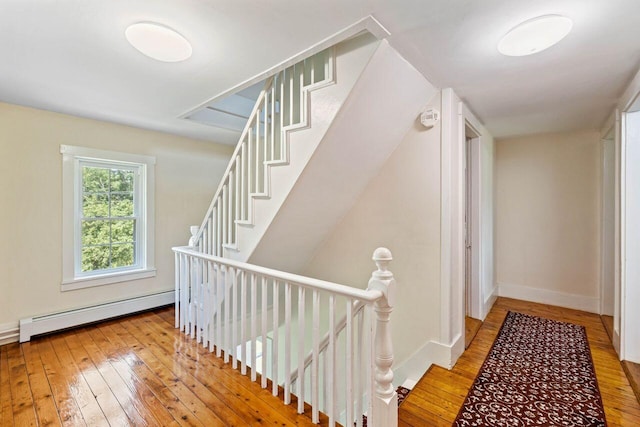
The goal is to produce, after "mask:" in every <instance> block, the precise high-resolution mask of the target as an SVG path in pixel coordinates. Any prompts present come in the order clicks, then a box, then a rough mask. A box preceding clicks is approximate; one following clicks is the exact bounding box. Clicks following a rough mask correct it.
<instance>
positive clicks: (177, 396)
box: [0, 298, 640, 427]
mask: <svg viewBox="0 0 640 427" xmlns="http://www.w3.org/2000/svg"><path fill="white" fill-rule="evenodd" d="M507 310H514V311H520V312H523V313H528V314H534V315H539V316H544V317H548V318H552V319H556V320H562V321H568V322H573V323H578V324H582V325H585V326H586V327H587V335H588V337H589V343H590V345H591V351H592V355H593V359H594V363H595V368H596V374H597V377H598V382H599V385H600V390H601V392H602V398H603V402H604V405H605V413H606V416H607V421H608V423H609V425H610V426H635V425H640V405H638V402H637V401H636V399H635V396H634V394H633V392H632V391H631V388H630V387H629V383H628V381H627V379H626V376H625V374H624V372H623V371H622V368H621V366H620V363H619V362H618V360H617V358H616V356H615V353H614V351H613V348H612V347H611V344H610V342H609V339H608V337H607V335H606V332H605V331H604V328H603V326H602V323H601V322H600V319H599V317H598V316H597V315H593V314H589V313H584V312H579V311H574V310H567V309H561V308H557V307H550V306H545V305H540V304H533V303H528V302H522V301H516V300H510V299H504V298H500V299H499V300H498V301H497V302H496V304H495V306H494V308H493V309H492V311H491V313H490V314H489V316H488V317H487V319H486V320H485V322H484V324H483V325H482V327H481V328H480V330H479V332H478V334H477V336H476V338H475V339H474V341H473V342H472V344H471V346H470V347H469V348H468V350H467V351H466V352H465V353H464V355H463V356H462V357H461V358H460V360H459V361H458V363H457V364H456V366H455V367H454V369H452V370H451V371H448V370H445V369H442V368H439V367H433V368H431V369H430V371H429V372H428V373H427V374H426V375H425V376H424V377H423V378H422V379H421V380H420V382H419V383H418V385H417V386H416V387H415V388H414V390H413V391H412V392H411V393H410V394H409V396H408V398H407V400H406V401H405V402H404V403H403V404H402V406H401V407H400V425H401V426H450V425H451V423H452V422H453V420H454V419H455V417H456V415H457V413H458V410H459V408H460V406H461V405H462V402H463V401H464V398H465V396H466V394H467V392H468V390H469V387H470V386H471V384H472V382H473V380H474V378H475V376H476V374H477V372H478V370H479V368H480V366H481V365H482V362H483V361H484V359H485V357H486V355H487V353H488V351H489V348H490V347H491V345H492V343H493V340H494V338H495V336H496V335H497V333H498V330H499V328H500V326H501V324H502V321H503V319H504V317H505V316H506V313H507ZM280 397H281V396H280ZM309 413H310V411H309V410H308V409H307V411H306V413H305V414H303V415H299V414H297V413H296V405H295V399H294V402H293V403H292V405H289V406H285V405H283V404H282V401H281V399H279V398H275V397H273V396H272V395H271V393H270V391H269V389H267V390H263V389H262V388H261V387H260V385H259V384H257V383H253V382H251V381H250V380H249V378H248V377H247V376H243V375H241V374H240V372H239V371H237V370H234V369H232V368H231V366H230V365H228V364H224V363H222V360H221V359H218V358H216V357H215V356H214V355H212V354H210V353H209V352H208V351H207V350H205V349H203V348H202V347H201V346H199V345H196V344H195V343H194V341H193V340H191V339H190V338H188V337H186V336H184V335H183V334H181V333H179V332H178V331H177V330H176V329H174V328H173V308H172V307H167V308H162V309H158V310H154V311H151V312H146V313H141V314H138V315H134V316H130V317H125V318H121V319H116V320H112V321H108V322H104V323H100V324H97V325H92V326H88V327H85V328H80V329H74V330H70V331H66V332H62V333H59V334H54V335H49V336H45V337H40V338H36V339H34V340H33V341H31V342H30V343H25V344H22V345H18V344H9V345H5V346H2V347H0V426H19V427H22V426H36V425H44V426H57V425H65V426H83V425H89V426H108V425H112V426H129V425H135V426H138V425H140V426H145V425H147V426H210V425H211V426H229V425H231V426H233V425H236V426H247V425H265V424H268V425H280V426H291V425H303V426H304V425H312V423H311V421H310V418H309ZM326 424H327V419H326V418H322V419H321V425H326Z"/></svg>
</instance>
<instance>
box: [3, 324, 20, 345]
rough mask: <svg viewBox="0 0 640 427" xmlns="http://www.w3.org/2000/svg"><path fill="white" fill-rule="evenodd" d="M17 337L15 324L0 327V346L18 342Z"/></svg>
mask: <svg viewBox="0 0 640 427" xmlns="http://www.w3.org/2000/svg"><path fill="white" fill-rule="evenodd" d="M19 335H20V329H19V328H18V323H17V322H13V323H3V324H2V325H0V345H5V344H9V343H12V342H18V337H19Z"/></svg>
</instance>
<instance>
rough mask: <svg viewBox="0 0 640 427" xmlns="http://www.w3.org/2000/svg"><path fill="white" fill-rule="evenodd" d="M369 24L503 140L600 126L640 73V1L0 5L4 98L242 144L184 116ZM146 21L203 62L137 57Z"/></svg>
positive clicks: (173, 0) (195, 0)
mask: <svg viewBox="0 0 640 427" xmlns="http://www.w3.org/2000/svg"><path fill="white" fill-rule="evenodd" d="M551 13H554V14H562V15H566V16H569V17H570V18H572V19H573V21H574V27H573V31H572V32H571V33H570V34H569V35H568V36H567V37H566V38H565V39H564V40H563V41H562V42H561V43H560V44H558V45H556V46H554V47H552V48H550V49H548V50H546V51H543V52H541V53H539V54H537V55H533V56H528V57H504V56H502V55H500V54H499V53H498V52H497V49H496V45H497V42H498V40H499V39H500V38H501V37H502V35H504V34H505V33H506V32H507V31H508V30H509V29H511V28H512V27H513V26H515V25H516V24H518V23H520V22H522V21H524V20H527V19H530V18H532V17H535V16H539V15H543V14H551ZM367 15H373V16H374V17H375V18H376V19H377V20H378V21H379V22H380V23H381V24H382V25H383V26H385V27H386V29H387V30H388V31H389V32H390V34H391V35H390V36H389V39H388V40H389V42H390V43H391V45H392V46H394V47H395V48H396V49H397V50H398V51H399V52H400V53H401V54H402V55H403V56H404V57H405V58H406V59H407V60H408V61H409V62H411V63H412V64H413V65H414V66H415V67H416V68H417V69H418V70H420V71H421V72H422V73H423V74H424V75H425V76H426V77H427V78H428V79H429V80H430V81H431V82H432V83H433V84H434V85H436V86H438V87H452V88H453V89H454V90H455V91H456V93H457V94H458V95H459V96H460V97H461V98H462V99H464V100H465V101H466V102H467V104H468V105H469V107H470V108H471V110H472V111H474V112H475V114H476V115H477V116H478V117H479V119H480V120H481V121H482V122H483V123H484V124H485V125H486V127H487V128H488V129H489V130H490V131H491V132H492V133H493V134H494V136H496V137H505V136H515V135H524V134H531V133H540V132H554V131H564V130H575V129H598V128H599V127H600V126H602V125H603V123H604V121H605V120H606V118H607V116H608V114H609V113H610V112H611V109H612V107H613V106H614V104H615V102H616V100H617V98H618V97H619V96H620V95H621V94H622V91H623V90H624V88H625V86H626V85H627V84H628V83H629V82H630V80H631V78H632V77H633V75H634V73H635V72H636V71H637V69H638V67H639V66H640V2H639V1H638V0H606V1H605V0H535V1H531V0H526V1H525V0H482V1H478V0H450V1H442V0H393V1H391V0H321V1H318V0H313V1H311V0H278V1H264V0H226V1H221V0H127V1H125V0H112V1H106V0H65V1H43V0H0V52H2V59H1V60H0V101H3V102H8V103H14V104H20V105H26V106H30V107H35V108H41V109H46V110H52V111H57V112H62V113H68V114H73V115H77V116H83V117H90V118H95V119H100V120H107V121H113V122H117V123H123V124H128V125H132V126H137V127H142V128H148V129H155V130H160V131H164V132H169V133H175V134H179V135H185V136H190V137H195V138H200V139H206V140H211V141H216V142H222V143H226V144H235V142H236V137H237V131H235V130H232V129H224V128H218V127H212V126H207V125H204V124H200V123H197V122H194V121H193V120H185V119H183V118H181V116H183V115H184V114H185V113H187V112H189V111H191V110H193V109H194V108H195V107H196V106H199V105H202V104H203V103H204V102H206V101H208V100H210V99H212V98H213V97H215V96H216V95H218V94H221V93H223V92H225V91H227V90H228V89H230V88H232V87H234V86H237V85H239V84H240V83H242V82H244V81H246V80H248V79H250V78H252V77H253V76H256V75H258V74H260V73H261V72H263V71H265V70H267V69H269V68H271V67H273V66H274V65H276V64H278V63H280V62H282V61H284V60H286V59H287V58H289V57H291V56H293V55H295V54H297V53H299V52H301V51H303V50H305V49H306V48H308V47H309V46H312V45H314V44H316V43H318V42H319V41H320V40H322V39H325V38H327V37H328V36H330V35H332V34H335V33H337V32H339V31H340V30H342V29H344V28H345V27H347V26H349V25H351V24H353V23H354V22H356V21H358V20H360V19H361V18H363V17H365V16H367ZM140 21H155V22H159V23H162V24H165V25H167V26H169V27H172V28H174V29H175V30H177V31H178V32H180V33H181V34H182V35H184V36H185V37H186V38H187V39H188V40H190V41H191V43H192V45H193V56H192V57H191V58H190V59H189V60H187V61H184V62H180V63H162V62H157V61H154V60H152V59H150V58H148V57H146V56H144V55H142V54H140V53H139V52H138V51H136V50H135V49H134V48H133V47H131V46H130V45H129V44H128V43H127V41H126V39H125V36H124V31H125V29H126V27H127V26H128V25H130V24H132V23H135V22H140ZM425 101H426V100H425Z"/></svg>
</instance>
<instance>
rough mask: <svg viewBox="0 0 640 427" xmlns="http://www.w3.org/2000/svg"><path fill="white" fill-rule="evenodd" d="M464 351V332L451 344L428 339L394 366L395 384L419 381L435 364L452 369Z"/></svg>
mask: <svg viewBox="0 0 640 427" xmlns="http://www.w3.org/2000/svg"><path fill="white" fill-rule="evenodd" d="M463 352H464V336H463V335H462V334H458V335H457V336H456V339H455V340H454V341H453V343H451V344H442V343H439V342H437V341H428V342H427V343H425V344H424V345H423V346H422V347H420V348H419V349H418V350H416V351H415V352H414V353H413V354H412V355H411V356H409V358H407V359H406V360H405V361H404V362H402V363H399V364H398V365H395V366H394V367H393V372H394V384H405V383H407V382H417V381H418V380H420V378H422V376H423V375H424V374H425V372H427V370H428V369H429V368H430V367H431V365H433V364H436V365H438V366H440V367H442V368H445V369H451V368H452V367H453V365H455V363H456V361H457V360H458V358H459V357H460V355H461V354H462V353H463ZM407 388H411V387H407Z"/></svg>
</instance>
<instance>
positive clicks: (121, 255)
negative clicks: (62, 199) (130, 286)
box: [80, 165, 137, 272]
mask: <svg viewBox="0 0 640 427" xmlns="http://www.w3.org/2000/svg"><path fill="white" fill-rule="evenodd" d="M81 170H82V196H81V197H82V218H81V224H80V227H81V241H82V247H81V264H82V271H83V272H88V271H96V270H108V269H114V268H122V267H130V266H134V265H135V264H136V225H137V219H136V209H135V198H134V194H135V191H134V190H135V185H136V182H135V180H136V173H135V171H134V170H131V169H126V168H122V169H115V168H110V167H100V166H94V165H82V169H81Z"/></svg>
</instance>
